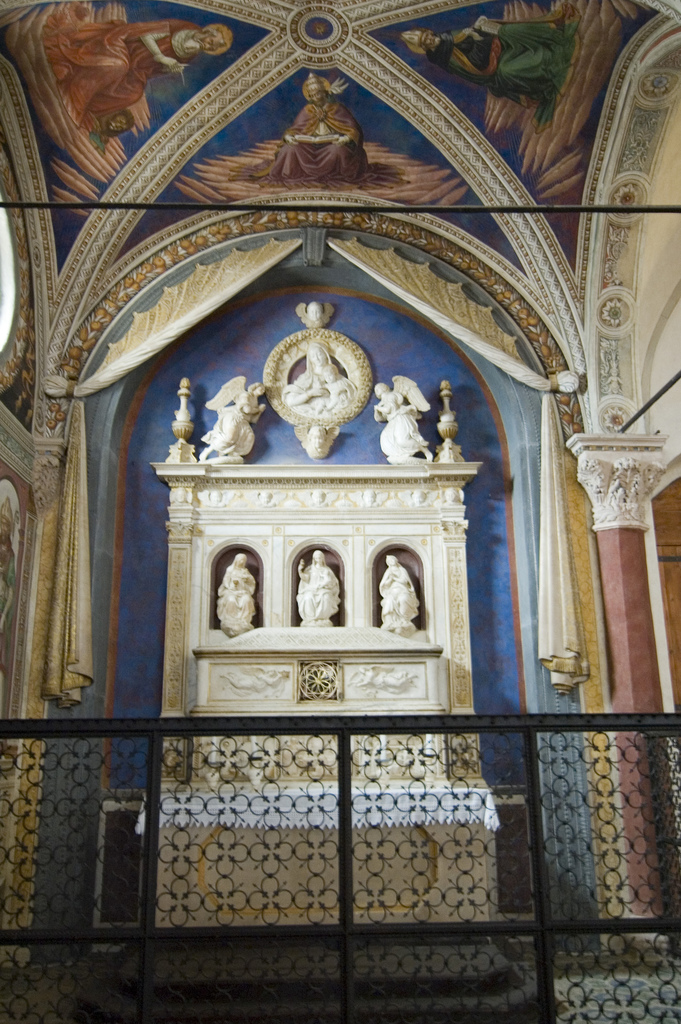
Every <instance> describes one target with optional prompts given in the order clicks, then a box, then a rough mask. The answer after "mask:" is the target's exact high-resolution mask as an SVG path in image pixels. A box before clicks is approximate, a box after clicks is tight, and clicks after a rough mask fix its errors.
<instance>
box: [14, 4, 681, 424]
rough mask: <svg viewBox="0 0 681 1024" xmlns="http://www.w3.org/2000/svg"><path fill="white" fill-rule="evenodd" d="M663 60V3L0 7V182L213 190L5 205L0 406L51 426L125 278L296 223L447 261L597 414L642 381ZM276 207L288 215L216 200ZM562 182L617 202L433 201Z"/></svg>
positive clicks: (675, 25) (675, 17)
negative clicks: (323, 138) (564, 210)
mask: <svg viewBox="0 0 681 1024" xmlns="http://www.w3.org/2000/svg"><path fill="white" fill-rule="evenodd" d="M680 75H681V4H679V3H678V2H677V0H666V2H664V0H654V2H646V3H641V2H634V0H539V2H528V0H508V2H504V0H493V2H469V3H466V2H462V3H458V4H457V3H452V2H451V0H449V2H447V0H417V2H411V3H406V2H404V0H337V2H334V3H330V2H319V3H310V4H305V5H303V4H296V3H292V2H285V0H250V2H247V0H197V2H194V3H189V2H184V3H180V2H177V3H176V2H170V0H164V2H158V3H156V2H127V3H120V2H106V0H92V2H89V0H63V2H52V3H23V4H16V3H14V4H10V3H7V2H0V122H1V127H2V153H1V155H0V160H1V166H0V171H1V172H2V190H3V192H4V193H5V195H6V196H7V197H8V198H21V199H24V200H39V201H44V200H50V201H56V202H60V201H61V202H66V203H78V202H80V201H88V200H90V201H115V202H129V203H141V204H153V203H154V202H156V201H169V202H182V201H186V202H193V203H203V204H211V203H234V204H236V206H237V209H236V210H235V212H234V214H231V213H227V214H225V213H224V212H222V213H217V212H215V211H211V210H210V209H206V210H204V211H201V210H196V211H192V210H187V211H178V210H175V211H172V212H169V211H160V210H153V209H152V210H146V211H145V210H144V209H142V210H120V209H119V210H112V209H106V210H102V209H97V210H85V209H80V210H79V209H63V210H52V211H44V210H43V211H39V210H29V211H26V212H25V213H18V212H14V213H13V214H12V218H13V224H14V233H15V237H16V241H17V266H18V274H19V279H20V289H19V291H20V303H19V305H20V312H19V319H18V322H17V323H18V330H17V333H16V338H15V341H14V345H13V348H12V350H11V351H6V352H5V353H4V365H3V367H2V376H1V378H0V386H2V391H3V401H4V402H5V404H7V405H8V406H9V407H10V408H11V409H12V411H13V412H15V413H16V414H17V415H18V416H19V417H20V418H21V419H22V420H23V422H24V423H25V424H26V425H27V426H32V429H33V431H34V434H36V435H37V436H45V437H51V436H59V435H60V434H61V433H63V429H64V423H65V421H66V418H67V410H68V402H67V398H68V393H69V387H71V392H72V390H73V387H72V385H73V383H74V382H75V381H77V380H78V379H79V378H80V377H81V375H82V374H83V372H84V371H85V368H86V365H87V362H88V359H90V358H91V356H92V354H93V353H94V352H95V351H96V350H97V346H98V344H99V339H100V337H104V336H105V335H106V331H107V329H109V328H110V327H111V324H112V322H113V321H114V320H115V319H116V317H118V316H119V315H121V313H122V311H123V310H124V309H125V307H126V305H127V304H129V303H130V302H131V301H132V300H133V299H136V297H137V296H139V294H140V292H143V291H144V289H145V288H146V287H148V286H149V285H150V284H151V283H153V282H157V281H158V280H159V278H162V277H163V275H164V274H165V273H167V272H169V271H171V270H172V269H173V267H175V266H176V265H177V264H178V263H181V262H183V261H186V260H187V261H191V260H193V259H194V258H195V257H196V256H197V254H200V253H201V252H203V251H205V250H207V249H210V248H211V247H212V246H215V245H219V244H221V243H222V242H225V240H227V239H233V238H236V237H239V236H240V235H243V236H246V235H249V234H254V233H262V232H273V231H281V230H282V229H291V228H297V227H304V226H308V225H321V226H325V227H327V228H329V229H338V230H345V231H353V230H355V231H362V232H364V233H367V232H368V233H370V234H371V233H373V234H377V235H382V236H383V237H392V238H394V239H396V240H400V239H401V240H402V241H405V242H409V243H410V244H413V245H414V246H416V248H418V249H420V250H421V251H422V252H426V253H428V254H430V255H431V256H432V257H433V258H435V259H440V260H444V261H445V262H449V263H450V264H451V265H457V263H456V261H457V259H458V260H459V265H458V268H459V269H460V270H462V272H463V273H464V274H467V275H468V276H470V277H472V278H474V279H475V280H476V282H477V284H482V287H483V288H485V289H486V290H487V292H488V293H489V294H490V297H491V298H494V299H495V300H496V301H497V302H501V304H502V305H503V306H504V308H505V309H506V310H507V312H509V314H510V315H511V316H513V317H515V320H516V323H517V324H518V325H519V327H520V329H522V330H523V331H525V333H526V336H527V337H528V338H529V342H530V345H531V346H533V347H534V351H535V354H536V358H537V359H538V360H539V362H541V363H543V365H544V368H545V369H548V370H550V369H551V366H552V363H551V360H552V359H553V356H552V354H551V353H552V352H553V351H554V349H552V346H554V347H555V352H557V353H558V356H556V359H555V360H554V363H553V368H554V369H557V368H560V367H561V366H565V367H568V366H569V367H570V368H571V369H573V370H576V371H577V372H578V373H579V374H580V375H581V377H582V381H583V384H582V389H581V390H582V394H581V397H580V403H581V406H582V409H583V413H584V416H585V418H586V422H587V426H588V427H589V428H590V429H614V427H615V426H616V425H617V424H618V423H620V422H622V418H623V417H624V416H625V415H627V413H628V412H629V411H630V410H633V409H634V408H636V405H637V403H638V402H639V399H640V397H641V396H640V391H639V384H638V383H637V380H638V373H637V369H636V360H635V358H634V350H635V346H636V338H635V334H634V332H633V329H632V328H631V324H632V323H633V321H634V319H635V310H636V303H637V301H638V288H639V282H638V278H637V273H638V271H637V265H638V264H637V260H638V259H639V255H640V250H641V246H643V244H644V234H645V232H644V231H643V228H642V226H641V223H642V222H641V218H638V219H637V218H636V215H632V214H628V213H627V209H626V208H627V205H631V204H632V203H640V202H645V201H646V200H648V199H649V198H650V196H651V195H652V192H653V189H654V187H655V173H656V167H657V165H658V163H659V154H660V153H661V152H662V150H663V148H664V144H665V141H666V139H667V138H668V137H669V136H670V135H673V133H674V126H675V123H676V122H675V118H676V113H677V112H676V104H677V100H678V96H679V94H680V93H681V90H679V89H678V85H679V77H680ZM320 111H324V115H323V116H322V115H321V114H320ZM324 133H326V134H328V135H330V136H332V140H331V141H330V142H323V143H322V144H320V142H319V139H320V134H322V135H323V134H324ZM294 136H295V143H296V144H295V145H294V141H293V137H294ZM670 187H671V186H670ZM675 199H676V196H675V195H673V194H671V192H670V193H669V194H667V195H665V196H662V197H661V196H659V190H658V197H657V201H667V202H671V201H674V200H675ZM287 201H295V202H296V203H303V204H305V205H306V206H307V207H308V211H309V212H307V213H304V214H302V213H301V214H293V213H290V214H288V215H287V214H286V213H277V214H273V213H265V212H263V213H261V214H258V213H257V212H255V213H249V214H245V213H244V211H243V210H240V209H238V207H245V208H246V209H248V210H251V211H252V210H253V209H254V208H257V206H258V204H261V203H263V202H282V203H285V202H287ZM582 201H584V202H593V201H597V202H613V203H615V204H618V205H621V207H622V213H621V214H616V215H612V216H605V215H601V216H599V217H593V216H591V217H587V216H584V215H582V216H581V217H578V216H576V215H567V214H560V215H559V214H544V215H532V216H526V215H518V214H497V215H492V214H489V213H486V212H481V213H480V214H475V213H469V214H457V213H456V210H454V212H443V211H441V210H440V211H439V209H438V208H439V207H442V206H447V207H450V208H451V207H454V208H455V207H456V206H457V205H459V204H467V205H472V206H480V207H483V206H485V205H489V204H534V203H541V204H545V203H579V202H582ZM319 204H324V206H325V209H326V210H327V211H328V207H329V205H330V204H333V205H336V206H337V210H338V212H337V213H329V212H324V213H321V212H320V213H318V214H317V213H315V206H317V205H319ZM353 204H355V205H356V204H362V205H364V206H367V205H368V206H375V208H376V212H375V214H362V215H359V214H354V213H353V212H352V211H351V210H350V209H349V207H350V206H352V205H353ZM395 204H398V205H400V206H403V207H404V212H403V213H400V214H395V213H390V214H381V209H382V208H383V207H385V206H386V205H395ZM412 207H418V208H419V210H418V211H413V212H410V208H412ZM424 207H425V208H426V211H425V212H424V211H423V208H424ZM457 253H458V254H461V253H465V254H468V255H467V257H466V259H463V260H462V259H461V258H460V256H457V255H456V254H457ZM637 254H638V255H637ZM466 260H467V261H468V262H467V266H464V264H466ZM500 282H501V283H500ZM504 295H505V296H506V297H505V298H504ZM533 330H534V332H535V335H536V338H535V339H534V340H533V338H532V337H530V335H531V334H532V331H533ZM528 332H529V333H528ZM537 339H538V340H537ZM36 376H37V377H38V386H37V387H35V384H36ZM55 377H56V378H58V379H61V378H63V380H64V381H65V382H66V383H64V384H63V386H62V385H55V384H54V379H55ZM44 382H47V387H45V386H44ZM50 382H51V383H50ZM34 387H35V393H34ZM573 420H574V417H573ZM574 422H576V421H574ZM573 425H574V424H573ZM570 429H572V427H571V428H570Z"/></svg>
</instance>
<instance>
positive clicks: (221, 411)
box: [199, 377, 265, 465]
mask: <svg viewBox="0 0 681 1024" xmlns="http://www.w3.org/2000/svg"><path fill="white" fill-rule="evenodd" d="M264 393H265V388H264V386H263V385H262V384H260V383H256V384H251V385H250V387H249V388H246V378H245V377H233V378H232V380H230V381H228V382H227V383H226V384H223V386H222V387H221V388H220V390H219V391H218V393H217V395H216V396H215V398H212V399H211V400H210V402H206V409H210V410H211V411H212V412H217V414H218V419H217V423H216V424H215V426H214V427H213V429H212V430H209V431H208V433H207V434H204V436H203V437H202V438H201V440H202V441H205V442H206V444H207V447H206V448H204V449H203V451H202V452H201V454H200V455H199V462H213V463H215V464H216V465H224V464H230V463H232V464H233V463H241V462H243V461H244V455H248V453H249V452H250V451H251V449H252V447H253V444H254V442H255V434H254V433H253V429H252V427H251V424H252V423H257V422H258V420H259V419H260V417H261V416H262V414H263V413H264V411H265V406H264V405H259V404H258V398H259V397H260V395H264ZM232 402H233V403H234V404H233V405H232V404H231V403H232ZM211 452H216V453H217V454H216V456H215V457H214V458H212V459H209V458H208V456H209V455H210V453H211Z"/></svg>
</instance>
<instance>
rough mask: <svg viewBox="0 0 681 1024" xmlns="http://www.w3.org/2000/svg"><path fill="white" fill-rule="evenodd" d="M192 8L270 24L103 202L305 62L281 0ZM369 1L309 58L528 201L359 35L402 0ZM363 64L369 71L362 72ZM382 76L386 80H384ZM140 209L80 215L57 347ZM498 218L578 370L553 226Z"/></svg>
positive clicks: (399, 8) (568, 290)
mask: <svg viewBox="0 0 681 1024" xmlns="http://www.w3.org/2000/svg"><path fill="white" fill-rule="evenodd" d="M12 6H13V7H21V6H29V4H28V3H24V4H19V5H16V4H13V5H12ZM201 6H203V7H208V8H210V7H211V6H213V7H215V9H216V11H217V10H218V9H219V10H220V11H221V12H222V13H224V14H231V15H233V16H234V17H236V18H240V19H241V20H244V21H250V22H252V23H255V24H259V25H262V26H263V27H268V28H271V29H273V30H275V31H272V32H270V33H269V34H268V35H267V36H266V37H265V38H264V39H263V40H262V41H261V42H260V43H259V44H258V45H256V46H255V47H254V48H253V49H252V50H251V51H248V52H247V53H246V54H244V55H243V56H242V57H241V58H239V60H238V61H235V63H234V64H232V65H230V67H229V69H228V71H227V72H224V73H223V74H222V75H221V76H219V77H218V78H217V79H215V80H214V81H213V82H212V83H210V85H209V86H207V87H206V88H205V89H204V90H203V91H202V92H201V93H200V94H198V95H197V96H195V97H193V98H192V99H191V101H189V102H188V103H186V104H185V105H184V107H182V108H181V109H180V110H179V111H178V112H177V114H176V115H175V116H174V117H173V118H171V119H170V120H169V121H168V122H166V123H165V124H164V125H163V126H162V127H161V128H160V129H159V131H157V132H156V133H155V134H154V135H153V136H152V137H151V139H149V141H148V142H147V143H146V145H145V146H144V147H143V148H142V149H141V150H140V151H139V152H138V153H136V154H135V155H134V156H133V157H132V158H131V160H129V161H128V163H127V164H126V165H125V166H124V167H123V169H122V170H121V172H120V173H119V175H118V176H117V178H116V179H115V180H114V181H113V183H112V184H111V186H110V187H109V189H108V190H107V192H106V193H105V194H104V196H103V197H102V198H103V199H104V200H110V201H116V200H117V201H149V202H152V201H153V200H154V199H155V198H156V197H157V196H158V195H159V194H160V192H161V191H162V190H163V189H164V188H165V187H166V185H167V184H168V183H169V182H170V181H171V180H172V178H173V176H174V175H175V174H176V173H177V172H178V170H179V169H180V168H181V167H182V166H183V165H184V163H186V162H187V160H188V159H190V157H191V156H192V155H193V154H194V153H195V152H196V151H197V150H198V149H199V148H200V146H201V145H202V144H203V143H204V142H206V141H208V139H209V138H211V137H212V136H213V135H214V134H215V133H216V132H218V131H220V130H221V128H223V127H224V126H225V125H227V124H229V123H230V122H231V121H232V120H234V118H236V117H237V116H239V114H241V113H242V112H244V111H245V110H246V109H247V108H248V107H249V106H251V105H252V104H253V103H254V102H255V101H256V100H257V99H259V98H260V97H262V96H264V95H265V94H266V93H267V92H269V91H271V89H272V88H274V87H275V85H277V84H279V82H281V81H283V80H284V79H285V78H288V77H289V76H290V75H291V74H292V73H293V72H294V71H295V70H296V69H297V68H299V67H302V66H309V64H310V54H308V53H306V52H305V51H303V50H301V49H300V48H296V47H295V46H294V44H293V42H292V41H291V39H290V38H289V37H288V36H287V34H286V31H285V30H286V22H287V20H288V18H289V17H290V15H291V8H290V5H287V4H283V3H276V2H270V3H266V4H259V5H258V8H257V10H252V11H249V12H248V13H246V14H245V13H244V10H243V8H242V7H241V6H239V5H237V4H233V3H232V4H230V3H223V2H222V0H221V2H220V4H219V6H218V4H217V3H213V4H210V3H205V2H204V3H202V5H201ZM448 6H451V4H446V3H438V4H433V3H423V4H411V5H409V12H410V15H411V16H413V13H414V10H415V8H418V11H419V13H423V14H424V15H425V14H428V13H432V12H433V11H436V10H442V9H446V8H447V7H448ZM378 7H379V8H380V10H379V11H378V12H377V10H376V8H377V5H376V4H372V5H369V6H367V5H348V6H347V7H346V8H343V14H344V16H345V18H346V20H347V23H348V25H349V28H350V32H349V38H348V40H347V42H346V44H345V45H344V46H343V47H342V48H341V49H340V50H339V52H338V53H334V55H333V56H332V57H331V58H324V59H322V60H320V59H319V57H317V56H316V59H315V63H316V64H317V65H318V66H320V67H325V66H334V67H338V68H339V69H340V70H341V71H343V70H344V71H346V72H347V73H348V74H350V75H352V76H353V77H355V78H356V79H357V80H358V81H359V82H360V83H361V84H363V85H366V86H367V87H369V88H371V89H372V91H374V92H375V93H377V95H379V96H380V98H381V99H383V100H384V101H385V102H387V103H389V104H390V105H391V106H392V107H393V108H394V109H396V110H397V111H398V112H399V113H401V114H402V115H403V116H405V117H406V118H408V119H409V120H411V121H412V123H414V124H415V125H416V126H417V127H418V128H419V129H420V130H421V131H422V133H423V134H424V136H425V137H427V138H428V139H429V140H430V141H431V142H433V144H434V145H436V147H437V148H438V149H439V150H440V151H441V152H442V153H443V155H444V156H445V157H446V158H447V160H448V161H449V162H450V163H451V164H452V165H454V166H455V167H456V168H457V171H458V172H459V173H460V174H461V175H462V177H464V178H465V179H466V181H467V182H468V183H469V185H470V186H471V188H472V189H473V190H474V191H475V192H476V193H477V194H478V195H480V197H481V198H482V199H483V200H485V201H489V202H497V203H498V202H502V203H503V202H508V203H518V202H521V203H522V202H531V197H530V196H529V193H527V192H526V190H525V189H524V187H523V186H522V185H521V184H520V182H519V181H518V179H517V178H516V177H515V175H514V174H513V173H512V171H511V170H510V168H509V167H508V166H507V165H506V164H505V163H504V161H503V160H501V158H500V157H499V155H498V154H497V152H496V150H495V149H494V147H492V146H491V145H490V143H489V142H488V141H487V140H486V139H485V137H484V136H483V135H482V134H481V133H480V132H479V131H478V130H477V129H476V128H474V126H473V125H472V124H471V122H469V121H468V119H467V118H465V117H464V115H463V114H461V112H460V111H459V110H458V109H457V108H456V107H454V105H453V104H452V103H450V102H449V101H448V100H446V99H445V97H443V96H442V95H441V94H440V93H439V92H437V90H435V89H434V88H433V87H432V86H430V84H429V83H428V82H427V81H426V79H424V78H421V76H419V75H417V74H416V73H415V72H413V71H412V70H411V69H410V68H408V66H407V65H406V64H404V63H403V62H402V61H400V60H398V59H397V58H395V57H394V56H393V55H392V54H390V53H389V51H387V50H386V49H385V48H384V47H382V46H381V45H380V44H379V43H378V42H377V41H376V40H374V39H373V38H372V37H370V36H369V35H368V32H369V30H370V29H372V28H375V27H377V26H378V25H379V24H385V23H389V22H392V21H396V20H399V19H400V17H403V16H404V15H405V13H406V10H407V5H405V4H403V3H400V2H399V0H385V2H384V3H382V4H379V5H378ZM368 14H371V17H370V18H367V15H368ZM372 70H373V71H374V72H376V73H375V74H372V73H371V71H372ZM379 72H380V74H379ZM386 75H388V76H389V79H390V82H389V83H388V82H386V81H384V80H385V78H386ZM380 83H382V85H381V84H380ZM381 87H382V89H383V94H382V95H381V93H380V89H381ZM377 90H378V91H377ZM308 198H309V200H310V201H311V202H312V203H313V202H314V200H313V199H312V198H311V197H308ZM322 198H324V197H322ZM140 216H141V214H140V213H138V212H136V213H134V214H132V213H127V212H125V211H114V212H112V211H94V212H93V213H92V214H91V216H90V217H89V218H88V220H87V222H86V224H85V226H84V228H83V230H82V231H81V233H80V235H79V238H78V240H77V242H76V244H75V246H74V249H73V251H72V253H71V254H70V257H69V260H68V261H67V264H66V265H65V267H64V268H63V270H62V273H61V275H60V278H59V283H58V288H57V291H56V294H55V303H54V306H53V315H52V323H51V332H50V333H51V336H52V337H53V338H54V339H55V341H57V342H58V343H60V344H61V345H62V346H64V345H66V344H67V343H68V340H69V338H70V337H72V336H73V330H74V329H75V326H76V325H77V324H78V323H79V322H80V321H82V319H83V317H84V315H85V313H86V311H87V309H88V308H90V307H91V306H92V304H93V296H94V294H96V292H97V291H98V290H99V289H100V282H101V277H102V275H103V274H104V273H105V272H106V271H107V269H108V268H109V267H110V266H111V264H112V262H113V261H115V258H116V254H117V252H118V251H119V249H120V246H121V244H122V242H123V240H124V238H125V237H126V236H127V235H128V234H129V232H130V231H131V230H132V229H133V227H134V226H135V224H136V223H137V221H138V220H139V218H140ZM498 220H499V223H500V225H501V227H502V229H503V230H504V231H505V232H506V234H507V236H508V237H509V238H510V240H511V241H512V244H513V245H514V247H515V248H516V250H517V252H518V254H519V258H520V259H521V261H522V262H523V265H524V266H525V268H526V270H527V272H528V275H529V277H530V278H531V280H532V283H533V286H534V289H535V290H536V292H537V304H538V306H539V308H540V310H541V314H542V316H543V318H545V319H548V320H549V322H550V323H551V324H552V326H553V329H554V331H556V330H557V327H558V325H559V324H560V329H561V331H562V332H563V334H564V336H565V337H566V339H567V341H568V343H569V345H570V349H571V362H572V364H573V365H574V367H575V369H577V370H578V372H583V371H584V368H585V366H584V359H583V353H582V348H581V337H580V316H579V310H578V304H577V294H576V288H575V283H574V279H573V275H572V272H571V269H570V267H569V264H568V263H567V260H566V258H565V256H564V254H563V252H562V249H561V248H560V246H559V245H558V243H557V241H556V239H555V236H554V235H553V232H552V231H551V229H550V227H549V225H548V224H547V222H546V221H545V220H544V218H541V217H532V218H523V217H520V216H513V215H505V216H500V217H499V218H498Z"/></svg>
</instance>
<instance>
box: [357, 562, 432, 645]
mask: <svg viewBox="0 0 681 1024" xmlns="http://www.w3.org/2000/svg"><path fill="white" fill-rule="evenodd" d="M388 555H394V556H395V558H396V559H397V561H398V562H399V563H400V565H402V566H404V568H405V569H406V570H407V573H408V575H409V579H410V580H411V585H412V586H413V588H414V591H415V592H416V597H417V598H418V602H419V611H418V615H417V616H416V617H415V618H414V619H412V622H413V623H414V625H415V626H416V628H417V629H425V628H426V609H425V602H424V600H423V563H422V562H421V559H420V558H419V556H418V555H417V554H416V552H415V551H412V549H411V548H409V547H407V546H406V545H404V544H394V545H391V546H390V547H387V548H383V549H382V550H381V551H379V552H378V554H377V555H376V557H375V558H374V561H373V565H372V566H371V625H372V626H381V625H382V622H383V618H382V614H381V592H380V590H379V587H380V585H381V580H382V579H383V576H384V574H385V571H386V569H387V558H388Z"/></svg>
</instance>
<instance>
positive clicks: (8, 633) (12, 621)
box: [0, 462, 28, 716]
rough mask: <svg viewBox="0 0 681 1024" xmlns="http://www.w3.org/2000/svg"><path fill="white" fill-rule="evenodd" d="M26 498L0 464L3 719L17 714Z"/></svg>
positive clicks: (0, 689) (15, 479) (0, 688)
mask: <svg viewBox="0 0 681 1024" xmlns="http://www.w3.org/2000/svg"><path fill="white" fill-rule="evenodd" d="M20 492H21V494H20ZM27 497H28V487H27V485H26V484H25V483H24V482H23V481H22V480H20V479H19V478H18V477H16V475H15V474H14V473H12V471H11V470H10V469H9V467H7V466H5V464H4V463H2V462H0V714H1V715H3V716H5V715H9V714H10V710H12V711H13V713H14V714H15V715H16V713H17V710H18V709H15V708H11V694H12V688H13V687H12V684H13V679H14V665H15V658H16V647H17V639H18V637H17V623H18V620H19V617H20V616H19V608H20V589H21V578H22V561H23V554H24V551H23V546H24V545H23V539H24V536H25V528H26V504H27ZM23 627H25V623H23V624H22V628H23ZM22 639H23V638H22Z"/></svg>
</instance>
